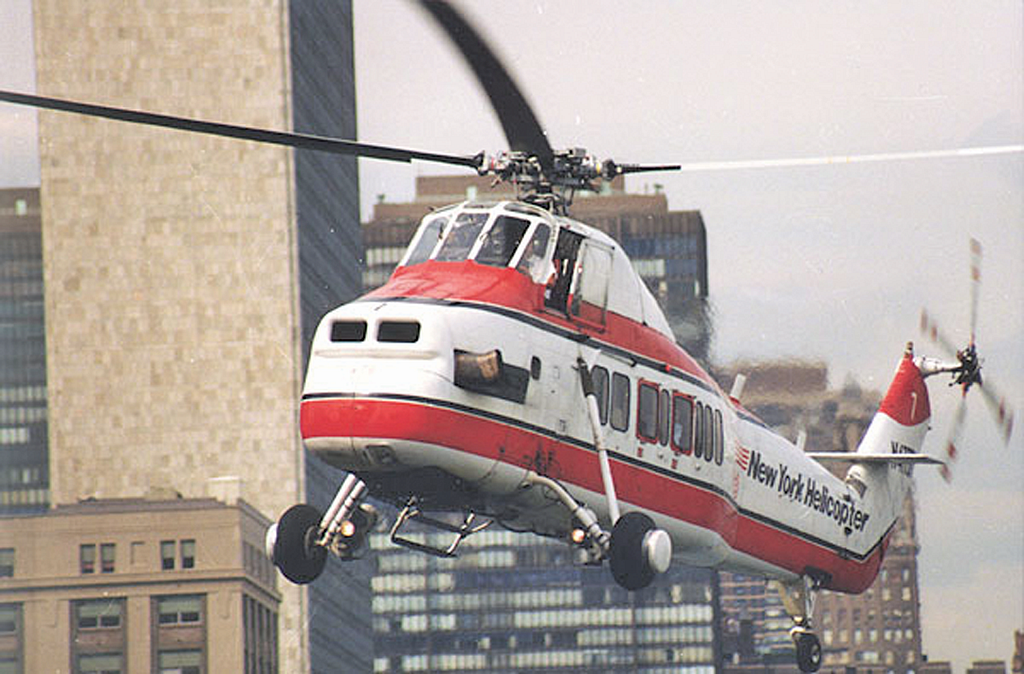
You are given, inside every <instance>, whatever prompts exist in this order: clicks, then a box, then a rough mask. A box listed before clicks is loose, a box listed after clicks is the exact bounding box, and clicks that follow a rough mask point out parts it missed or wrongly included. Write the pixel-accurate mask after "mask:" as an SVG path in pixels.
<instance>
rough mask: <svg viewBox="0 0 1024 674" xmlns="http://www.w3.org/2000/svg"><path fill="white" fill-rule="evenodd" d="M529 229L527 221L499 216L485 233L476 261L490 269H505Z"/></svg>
mask: <svg viewBox="0 0 1024 674" xmlns="http://www.w3.org/2000/svg"><path fill="white" fill-rule="evenodd" d="M529 227H530V221H529V220H523V219H522V218H513V217H509V216H507V215H499V216H498V218H497V219H496V220H495V221H494V224H493V225H491V228H490V229H489V230H488V231H487V236H486V237H484V242H483V244H482V245H481V246H480V250H479V251H478V252H477V254H476V258H475V259H476V261H477V262H479V263H480V264H486V265H490V266H492V267H507V266H508V263H509V262H511V261H512V256H513V255H515V254H516V250H517V249H518V248H519V242H520V241H522V240H523V234H525V233H526V230H527V229H529Z"/></svg>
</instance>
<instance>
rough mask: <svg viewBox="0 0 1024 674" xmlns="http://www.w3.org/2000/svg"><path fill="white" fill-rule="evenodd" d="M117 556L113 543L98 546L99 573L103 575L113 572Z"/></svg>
mask: <svg viewBox="0 0 1024 674" xmlns="http://www.w3.org/2000/svg"><path fill="white" fill-rule="evenodd" d="M116 554H117V546H116V545H115V544H114V543H104V544H102V545H100V571H102V572H103V573H113V572H114V558H115V556H116Z"/></svg>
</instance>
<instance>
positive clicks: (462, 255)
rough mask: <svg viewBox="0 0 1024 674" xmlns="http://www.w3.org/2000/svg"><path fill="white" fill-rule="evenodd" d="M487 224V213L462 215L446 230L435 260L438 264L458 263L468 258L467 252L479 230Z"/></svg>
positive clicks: (474, 241)
mask: <svg viewBox="0 0 1024 674" xmlns="http://www.w3.org/2000/svg"><path fill="white" fill-rule="evenodd" d="M486 222H487V213H462V214H461V215H459V217H458V218H457V219H456V220H455V224H453V225H452V226H451V228H450V229H449V230H448V234H447V236H445V239H444V243H443V244H441V249H440V250H439V251H437V255H436V256H435V257H434V259H435V260H438V261H440V262H460V261H462V260H465V259H466V258H467V257H469V252H470V251H471V250H472V249H473V244H474V243H476V238H477V237H478V236H480V230H482V229H483V228H484V224H485V223H486Z"/></svg>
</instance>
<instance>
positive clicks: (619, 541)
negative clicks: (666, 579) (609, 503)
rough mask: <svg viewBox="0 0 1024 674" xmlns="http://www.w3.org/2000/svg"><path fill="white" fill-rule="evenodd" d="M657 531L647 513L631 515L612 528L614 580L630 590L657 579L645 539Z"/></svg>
mask: <svg viewBox="0 0 1024 674" xmlns="http://www.w3.org/2000/svg"><path fill="white" fill-rule="evenodd" d="M651 531H654V520H652V519H651V518H650V517H648V516H647V515H645V514H643V513H639V512H629V513H626V514H625V515H623V516H622V517H620V518H619V521H618V522H616V523H615V526H614V527H613V528H612V539H611V544H610V546H609V549H608V566H609V567H611V571H612V578H614V579H615V582H616V583H618V584H619V585H621V586H622V587H624V588H626V589H627V590H639V589H642V588H645V587H647V586H648V585H650V584H651V581H652V580H654V576H655V569H654V568H653V567H652V566H651V564H650V562H649V561H648V559H647V554H646V552H645V550H644V537H645V536H646V535H647V534H648V533H649V532H651Z"/></svg>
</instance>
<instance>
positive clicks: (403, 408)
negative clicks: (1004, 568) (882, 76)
mask: <svg viewBox="0 0 1024 674" xmlns="http://www.w3.org/2000/svg"><path fill="white" fill-rule="evenodd" d="M301 428H302V435H303V438H304V439H307V440H308V439H312V438H331V437H352V438H379V439H383V440H387V439H392V440H402V439H404V440H416V441H418V442H423V443H428V444H433V445H438V446H443V447H449V448H452V449H455V450H458V451H463V452H469V453H472V454H474V455H477V456H480V457H484V458H487V459H492V460H495V461H501V462H504V463H507V464H511V465H515V466H519V467H521V468H524V469H529V470H536V471H537V472H540V473H543V474H545V475H547V476H549V477H552V478H554V479H557V480H560V481H563V482H567V483H571V484H573V485H576V486H578V487H581V488H583V489H587V490H589V491H592V492H597V493H602V492H603V490H604V488H603V485H602V482H601V475H600V470H599V467H598V462H597V460H596V456H595V454H594V452H593V450H592V449H589V448H588V447H587V446H584V445H582V444H574V443H572V442H566V441H564V440H562V439H558V438H556V437H553V436H549V435H546V434H544V433H542V432H537V431H535V430H530V429H527V428H522V427H520V426H517V425H513V424H506V423H502V422H500V421H496V420H494V419H492V418H486V417H484V416H480V415H476V414H472V413H468V412H465V411H459V410H454V409H449V408H445V407H442V406H435V405H430V404H424V403H422V402H409V401H401V400H382V399H374V398H368V397H367V398H358V397H357V398H316V399H306V400H304V401H303V403H302V407H301ZM611 458H612V461H611V466H612V475H613V477H614V479H615V486H616V490H617V492H618V496H619V498H620V499H621V500H623V501H625V502H627V503H631V504H634V505H637V506H640V507H643V508H646V509H649V510H652V511H656V512H659V513H662V514H664V515H666V516H669V517H673V518H676V519H680V520H682V521H685V522H688V523H690V524H693V525H696V526H699V527H702V528H704V529H707V530H710V531H714V532H717V533H718V534H719V535H720V536H721V537H722V539H723V540H724V541H725V542H726V543H727V544H728V545H729V546H730V547H732V548H733V549H734V550H736V551H739V552H742V553H745V554H748V555H750V556H752V557H756V558H758V559H762V560H765V561H767V562H768V563H770V564H773V565H775V566H778V567H780V568H784V569H787V570H789V571H792V572H793V573H797V574H801V573H804V572H805V571H806V569H807V567H813V568H815V569H819V570H822V571H825V572H826V573H828V574H830V575H831V582H830V583H829V584H828V587H830V588H832V589H836V590H840V591H845V592H860V591H862V590H864V589H865V588H866V587H867V586H868V585H870V584H871V582H872V581H873V580H874V577H875V575H876V574H877V572H878V568H879V566H880V564H881V558H882V554H883V552H884V548H885V542H886V541H887V537H888V534H887V535H886V538H885V539H883V540H882V541H880V542H879V544H878V545H876V546H874V548H873V549H872V550H871V552H870V553H868V554H867V555H864V556H857V555H855V554H853V553H852V552H850V551H845V550H839V549H836V548H834V547H831V548H830V547H828V546H827V545H825V544H823V543H822V542H815V541H812V540H808V538H807V537H806V536H801V535H799V533H800V532H798V531H795V530H791V529H789V530H787V528H786V527H784V526H783V525H780V524H778V523H774V522H772V521H770V520H768V519H767V518H764V517H759V516H758V514H757V513H753V512H747V511H742V510H740V509H739V508H738V507H737V505H736V504H735V503H734V502H733V501H732V500H731V499H730V498H729V497H728V496H727V495H726V494H724V493H723V492H721V491H719V490H717V489H716V488H714V486H713V485H704V486H701V485H699V484H696V483H694V482H693V481H688V480H685V479H682V477H681V476H669V475H665V474H663V473H662V472H658V471H656V470H652V469H650V468H645V467H643V466H642V465H637V464H638V463H640V462H639V461H638V460H634V461H626V460H624V459H625V457H622V456H616V455H613V456H612V457H611Z"/></svg>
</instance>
